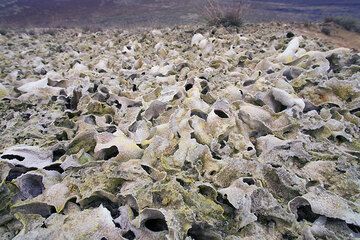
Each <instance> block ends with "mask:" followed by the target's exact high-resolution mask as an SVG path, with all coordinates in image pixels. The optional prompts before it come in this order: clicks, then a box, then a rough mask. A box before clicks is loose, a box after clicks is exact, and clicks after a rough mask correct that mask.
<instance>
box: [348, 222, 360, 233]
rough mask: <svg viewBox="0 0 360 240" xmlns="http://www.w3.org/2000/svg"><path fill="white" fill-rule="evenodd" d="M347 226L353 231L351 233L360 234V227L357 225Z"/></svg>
mask: <svg viewBox="0 0 360 240" xmlns="http://www.w3.org/2000/svg"><path fill="white" fill-rule="evenodd" d="M347 226H348V227H349V228H350V229H351V231H353V232H354V233H357V234H359V233H360V227H359V226H356V225H354V224H348V225H347Z"/></svg>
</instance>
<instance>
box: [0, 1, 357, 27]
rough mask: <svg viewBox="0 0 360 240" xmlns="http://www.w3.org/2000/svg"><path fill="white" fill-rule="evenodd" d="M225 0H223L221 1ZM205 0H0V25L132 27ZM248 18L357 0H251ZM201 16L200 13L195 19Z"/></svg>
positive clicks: (346, 6)
mask: <svg viewBox="0 0 360 240" xmlns="http://www.w3.org/2000/svg"><path fill="white" fill-rule="evenodd" d="M226 1H227V2H229V0H225V1H224V2H226ZM204 2H205V0H193V1H191V0H182V1H175V0H154V1H147V0H1V1H0V25H1V26H12V27H27V26H37V27H48V26H51V27H57V26H93V27H111V26H121V27H132V26H141V25H145V26H146V25H176V24H183V23H192V22H195V21H198V20H199V19H200V17H199V13H201V12H202V11H203V9H202V7H203V3H204ZM249 2H251V4H252V12H251V14H249V16H248V18H249V20H250V21H253V22H255V21H263V20H269V19H271V20H287V21H301V20H311V21H312V20H320V19H323V18H324V17H326V16H334V15H351V16H355V17H356V16H358V15H359V14H358V13H359V12H360V1H359V0H342V1H338V0H272V1H266V0H263V1H261V0H252V1H249ZM200 20H201V19H200Z"/></svg>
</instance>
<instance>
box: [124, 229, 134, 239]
mask: <svg viewBox="0 0 360 240" xmlns="http://www.w3.org/2000/svg"><path fill="white" fill-rule="evenodd" d="M122 236H123V238H126V239H129V240H134V239H135V234H134V232H133V231H131V230H129V231H127V232H126V233H124V234H123V235H122Z"/></svg>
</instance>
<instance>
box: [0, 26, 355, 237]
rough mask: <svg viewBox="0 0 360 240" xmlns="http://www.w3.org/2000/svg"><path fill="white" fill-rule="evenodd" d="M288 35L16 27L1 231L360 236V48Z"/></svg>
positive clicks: (3, 92)
mask: <svg viewBox="0 0 360 240" xmlns="http://www.w3.org/2000/svg"><path fill="white" fill-rule="evenodd" d="M289 31H293V29H292V28H291V26H290V25H281V24H258V25H256V26H255V25H248V26H245V27H244V28H243V29H241V30H238V31H236V30H235V29H223V28H209V27H204V26H200V27H198V28H194V27H186V26H184V27H176V28H173V29H161V30H146V31H143V32H134V33H132V32H127V31H114V30H108V31H102V32H96V33H79V32H78V31H76V30H64V31H58V32H55V35H54V36H52V35H50V34H47V33H46V32H42V31H41V30H39V29H36V30H34V31H33V32H31V33H29V32H28V33H26V32H23V33H19V32H9V33H7V34H6V35H5V36H2V35H1V36H0V43H1V45H0V60H1V66H0V67H1V72H0V79H1V84H0V98H1V100H0V118H1V121H0V129H1V135H0V149H1V150H0V181H1V185H0V236H1V238H0V239H11V238H15V239H64V238H66V239H97V240H98V239H109V240H110V239H154V240H155V239H156V240H157V239H187V240H190V239H194V240H198V239H200V240H201V239H226V240H230V239H352V238H356V237H360V236H359V232H360V201H359V199H360V180H359V179H360V172H359V157H360V140H359V134H360V132H359V125H360V119H359V117H360V109H359V106H360V87H359V86H360V71H359V69H360V55H359V53H358V52H356V51H355V50H351V49H347V48H336V49H334V48H332V47H331V46H330V47H329V46H328V45H326V44H323V43H322V42H320V41H319V40H317V39H312V38H309V37H307V36H306V35H304V36H299V35H297V34H288V32H289ZM294 32H295V33H296V31H294ZM289 36H290V37H289Z"/></svg>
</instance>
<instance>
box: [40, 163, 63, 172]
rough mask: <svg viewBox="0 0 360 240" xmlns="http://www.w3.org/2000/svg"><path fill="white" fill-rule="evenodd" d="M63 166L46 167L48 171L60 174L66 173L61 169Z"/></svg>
mask: <svg viewBox="0 0 360 240" xmlns="http://www.w3.org/2000/svg"><path fill="white" fill-rule="evenodd" d="M60 165H61V164H53V165H50V166H47V167H44V169H45V170H48V171H56V172H59V173H63V172H64V169H62V168H61V167H60Z"/></svg>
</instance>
